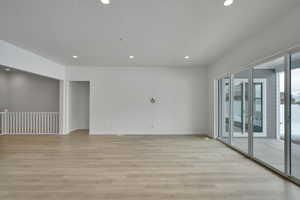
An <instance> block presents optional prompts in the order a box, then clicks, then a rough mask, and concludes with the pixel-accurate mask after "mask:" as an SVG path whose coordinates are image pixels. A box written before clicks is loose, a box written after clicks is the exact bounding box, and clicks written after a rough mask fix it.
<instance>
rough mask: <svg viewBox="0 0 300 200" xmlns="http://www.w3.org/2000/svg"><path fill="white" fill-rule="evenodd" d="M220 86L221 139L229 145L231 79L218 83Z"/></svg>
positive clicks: (227, 78)
mask: <svg viewBox="0 0 300 200" xmlns="http://www.w3.org/2000/svg"><path fill="white" fill-rule="evenodd" d="M218 84H219V86H218V87H219V90H218V91H219V98H218V99H219V138H220V139H222V140H223V141H225V142H226V143H229V131H230V77H225V78H223V79H220V80H219V81H218Z"/></svg>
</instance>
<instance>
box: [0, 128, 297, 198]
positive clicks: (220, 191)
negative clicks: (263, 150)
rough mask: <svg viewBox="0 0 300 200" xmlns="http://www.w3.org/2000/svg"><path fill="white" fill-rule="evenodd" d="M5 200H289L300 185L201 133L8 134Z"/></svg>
mask: <svg viewBox="0 0 300 200" xmlns="http://www.w3.org/2000/svg"><path fill="white" fill-rule="evenodd" d="M0 199H1V200H11V199H22V200H37V199H38V200H48V199H49V200H60V199H61V200H89V199H97V200H99V199H104V200H119V199H122V200H123V199H124V200H144V199H151V200H160V199H161V200H168V199H172V200H177V199H180V200H191V199H193V200H196V199H197V200H199V199H204V200H215V199H225V200H250V199H251V200H264V199H269V200H277V199H278V200H288V199H295V200H296V199H297V200H299V199H300V188H299V187H298V186H296V185H294V184H292V183H290V182H288V181H285V180H284V179H282V178H280V177H278V176H276V175H274V174H273V173H271V172H270V171H268V170H266V169H264V168H262V167H261V166H259V165H257V164H255V163H254V162H252V161H250V160H248V159H246V158H244V157H243V156H241V155H240V154H238V153H236V152H234V151H232V150H231V149H229V148H227V147H225V146H224V145H223V144H221V143H220V142H218V141H215V140H206V139H205V138H201V137H199V136H88V135H87V134H85V133H84V132H77V133H75V134H71V135H69V136H0Z"/></svg>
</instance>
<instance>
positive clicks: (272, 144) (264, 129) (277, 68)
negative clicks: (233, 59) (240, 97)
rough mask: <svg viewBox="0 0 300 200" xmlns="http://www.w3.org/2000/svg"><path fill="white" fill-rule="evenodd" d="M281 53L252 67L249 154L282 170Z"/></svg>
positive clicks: (282, 101)
mask: <svg viewBox="0 0 300 200" xmlns="http://www.w3.org/2000/svg"><path fill="white" fill-rule="evenodd" d="M284 63H285V62H284V57H280V58H277V59H274V60H271V61H269V62H266V63H263V64H260V65H257V66H255V67H254V69H253V96H252V105H253V122H252V123H253V156H254V157H255V158H257V159H259V160H261V161H263V162H265V163H267V164H268V165H270V166H272V167H274V168H276V169H278V170H280V171H282V172H283V171H284V169H285V168H284V166H285V161H284V117H283V116H284V95H285V87H284V77H285V74H284V70H285V64H284Z"/></svg>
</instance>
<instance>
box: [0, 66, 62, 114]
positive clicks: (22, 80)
mask: <svg viewBox="0 0 300 200" xmlns="http://www.w3.org/2000/svg"><path fill="white" fill-rule="evenodd" d="M4 69H5V67H2V66H0V111H3V110H4V109H8V111H10V112H59V80H56V79H51V78H47V77H43V76H39V75H35V74H31V73H27V72H22V71H17V70H12V71H10V72H7V71H5V70H4Z"/></svg>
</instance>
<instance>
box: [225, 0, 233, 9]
mask: <svg viewBox="0 0 300 200" xmlns="http://www.w3.org/2000/svg"><path fill="white" fill-rule="evenodd" d="M232 4H233V0H225V1H224V6H226V7H228V6H231V5H232Z"/></svg>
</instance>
